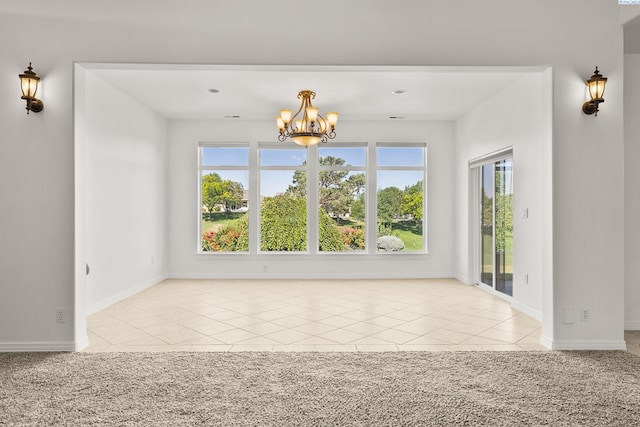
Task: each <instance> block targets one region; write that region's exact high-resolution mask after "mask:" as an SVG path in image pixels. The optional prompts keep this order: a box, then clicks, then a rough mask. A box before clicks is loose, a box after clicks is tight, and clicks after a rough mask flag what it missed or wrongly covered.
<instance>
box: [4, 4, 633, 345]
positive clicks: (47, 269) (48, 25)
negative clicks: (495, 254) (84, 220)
mask: <svg viewBox="0 0 640 427" xmlns="http://www.w3.org/2000/svg"><path fill="white" fill-rule="evenodd" d="M324 5H325V7H323V8H316V7H315V5H311V4H310V5H308V6H307V5H305V4H303V5H301V4H300V2H297V1H293V0H283V1H281V2H280V3H279V6H280V7H278V8H273V6H272V5H271V4H269V3H268V2H263V1H250V0H238V1H234V2H228V1H225V2H222V1H205V0H186V1H183V2H179V3H178V2H171V1H157V0H154V1H151V0H140V1H137V2H130V1H125V0H113V1H110V2H77V1H75V0H59V1H56V2H50V1H47V0H32V1H31V2H29V4H24V3H19V2H2V3H1V5H0V52H2V61H0V77H1V79H0V128H1V129H2V135H1V136H0V138H1V139H0V141H1V143H0V194H1V195H2V209H0V271H1V272H2V276H1V279H0V280H2V283H1V286H0V292H2V296H1V298H0V349H32V348H35V349H43V348H62V349H66V348H69V346H72V348H77V347H78V345H79V344H78V342H79V341H80V340H81V339H82V337H84V335H85V332H84V331H83V325H82V322H83V320H82V317H83V313H82V310H81V309H78V310H77V311H76V318H75V319H70V321H69V322H68V323H66V324H57V323H55V309H56V308H57V307H67V308H68V307H72V306H76V307H79V305H77V304H76V302H75V300H76V299H79V300H82V297H83V296H84V293H85V284H84V281H83V280H82V277H83V270H84V262H81V261H80V260H82V258H83V256H84V254H83V253H82V244H81V243H79V242H76V230H75V224H74V219H75V218H74V215H75V214H76V213H77V212H78V211H79V210H77V209H76V207H75V206H74V202H75V201H76V199H77V198H79V197H81V194H80V193H76V189H77V187H76V184H75V183H74V148H75V147H74V127H73V78H72V75H73V62H74V61H81V62H89V61H102V62H136V63H140V62H155V63H180V62H182V63H200V64H202V63H205V64H283V65H287V64H293V65H295V64H299V65H313V64H335V65H370V64H376V65H456V66H459V65H473V66H483V65H488V66H492V65H494V66H495V65H513V66H520V65H524V66H528V65H549V66H552V67H553V110H552V112H553V153H552V155H553V212H554V214H553V230H554V236H553V242H554V243H553V266H552V268H553V270H552V271H553V274H552V276H553V277H552V280H551V279H550V280H548V281H544V282H543V283H542V286H543V287H544V290H543V304H542V317H543V328H544V333H545V336H546V338H547V341H546V343H547V345H549V346H552V347H554V348H620V347H624V342H623V323H624V322H623V312H624V216H623V212H624V196H625V194H624V176H623V171H624V169H623V165H624V144H623V135H622V128H623V124H622V116H623V97H622V83H623V80H622V79H623V53H622V29H621V27H620V25H619V16H618V9H619V8H618V5H617V2H615V1H614V0H606V1H603V0H563V1H561V2H559V1H557V0H538V1H529V2H514V1H512V0H486V1H483V2H478V1H476V0H461V1H455V2H452V1H450V0H432V1H429V2H425V1H422V0H407V1H403V2H400V3H398V2H375V7H372V6H371V1H370V0H354V1H349V2H344V1H339V0H327V2H325V3H324ZM301 8H302V9H301ZM307 8H308V9H307ZM149 10H153V11H154V13H152V14H149V13H148V11H149ZM125 11H126V13H125ZM305 13H313V15H314V16H315V18H316V19H317V22H320V23H322V25H323V31H322V37H321V38H322V43H317V44H313V46H312V47H311V48H309V47H308V45H307V44H308V42H307V39H306V38H304V37H302V38H300V37H295V35H296V34H304V33H306V32H308V23H307V21H305V20H301V19H297V18H298V17H299V16H301V15H304V14H305ZM390 17H393V18H390ZM280 22H286V23H287V25H278V24H277V23H280ZM274 23H276V24H274ZM541 23H543V27H544V31H541ZM355 27H357V28H358V31H357V32H354V31H353V28H355ZM590 28H597V37H585V36H584V34H585V29H590ZM29 61H32V62H33V64H34V67H35V69H36V71H37V72H38V73H39V74H40V75H41V76H42V77H43V81H42V96H41V97H42V99H43V100H44V103H45V109H44V111H43V112H42V113H40V114H31V115H29V116H27V115H26V114H25V112H24V102H23V101H21V100H20V93H19V87H18V79H17V74H18V73H20V72H21V71H22V70H24V68H25V67H26V65H27V64H28V62H29ZM595 65H598V66H599V67H600V70H601V71H602V72H603V73H604V74H605V75H606V76H607V77H609V85H608V86H607V98H606V103H605V104H604V105H603V108H602V110H601V113H600V114H599V115H598V117H597V118H594V117H592V116H585V115H584V114H583V113H582V112H581V110H580V106H581V104H582V103H583V102H584V97H585V92H584V80H585V79H586V78H588V77H589V76H590V74H591V72H592V71H593V67H594V66H595ZM603 165H606V167H603ZM594 194H597V195H598V199H599V200H598V203H594V201H593V199H594V196H593V195H594ZM38 207H41V208H40V209H39V208H38ZM42 207H45V208H46V213H45V214H43V212H42V209H45V208H42ZM43 217H44V222H43ZM35 233H38V238H39V239H38V241H37V243H36V242H34V239H30V238H29V237H30V236H32V235H34V234H35ZM78 237H81V236H78ZM76 251H77V252H76ZM76 258H77V259H78V260H79V262H75V260H76ZM547 267H548V266H547ZM549 268H550V267H549ZM579 304H589V305H590V307H591V310H592V312H591V314H592V319H591V321H590V322H589V323H588V324H586V325H581V326H580V327H577V325H575V324H574V325H567V324H563V323H562V315H561V314H562V312H563V310H564V309H565V308H566V307H575V306H578V305H579Z"/></svg>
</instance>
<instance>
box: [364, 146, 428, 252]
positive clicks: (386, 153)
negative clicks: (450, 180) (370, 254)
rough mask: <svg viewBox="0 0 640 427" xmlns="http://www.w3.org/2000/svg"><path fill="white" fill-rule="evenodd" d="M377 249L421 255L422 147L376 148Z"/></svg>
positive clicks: (422, 227)
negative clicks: (419, 253)
mask: <svg viewBox="0 0 640 427" xmlns="http://www.w3.org/2000/svg"><path fill="white" fill-rule="evenodd" d="M376 159H377V192H376V201H377V227H378V239H377V242H376V243H377V248H378V251H382V252H398V251H404V252H424V248H425V242H424V233H423V229H424V226H423V224H424V200H425V191H424V183H425V172H426V168H425V164H426V161H425V160H426V159H425V146H424V144H422V145H415V146H397V145H394V146H380V145H379V146H378V147H377V154H376Z"/></svg>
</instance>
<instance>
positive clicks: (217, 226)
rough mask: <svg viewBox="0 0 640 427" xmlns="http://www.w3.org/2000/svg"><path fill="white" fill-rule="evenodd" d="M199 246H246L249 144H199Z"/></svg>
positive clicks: (227, 249)
mask: <svg viewBox="0 0 640 427" xmlns="http://www.w3.org/2000/svg"><path fill="white" fill-rule="evenodd" d="M199 158H200V168H199V169H200V197H199V206H200V212H199V215H200V233H199V234H200V248H201V251H202V252H247V251H248V250H249V215H248V211H249V196H248V194H249V191H248V190H249V188H248V187H249V147H248V146H244V147H238V146H236V147H225V146H217V145H202V146H201V147H200V156H199Z"/></svg>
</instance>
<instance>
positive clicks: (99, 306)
mask: <svg viewBox="0 0 640 427" xmlns="http://www.w3.org/2000/svg"><path fill="white" fill-rule="evenodd" d="M168 278H169V275H168V274H166V273H165V274H161V275H160V276H157V277H154V278H153V279H151V280H147V281H145V282H142V283H139V284H137V285H135V286H133V287H131V288H129V289H127V290H125V291H122V292H119V293H117V294H115V295H112V296H110V297H109V298H106V299H104V300H102V301H100V302H97V303H95V304H91V305H90V306H88V307H87V315H90V314H94V313H97V312H98V311H100V310H104V309H105V308H107V307H109V306H111V305H113V304H115V303H118V302H120V301H122V300H125V299H127V298H129V297H130V296H133V295H135V294H137V293H138V292H141V291H144V290H145V289H148V288H150V287H152V286H154V285H157V284H158V283H160V282H162V281H163V280H166V279H168Z"/></svg>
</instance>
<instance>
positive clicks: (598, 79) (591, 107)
mask: <svg viewBox="0 0 640 427" xmlns="http://www.w3.org/2000/svg"><path fill="white" fill-rule="evenodd" d="M586 84H587V87H588V89H589V97H590V98H591V99H590V100H589V101H587V102H585V103H584V104H583V105H582V111H583V112H584V113H585V114H595V115H596V116H597V115H598V111H599V108H598V105H599V104H600V103H602V102H604V89H605V86H606V85H607V78H606V77H603V76H602V74H600V72H599V71H598V67H596V70H595V71H594V72H593V75H592V76H591V78H590V79H589V80H587V81H586Z"/></svg>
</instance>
